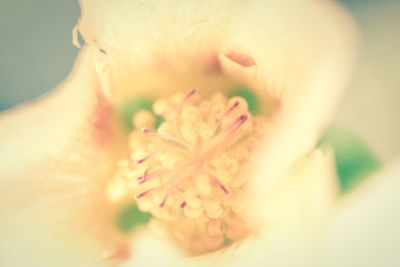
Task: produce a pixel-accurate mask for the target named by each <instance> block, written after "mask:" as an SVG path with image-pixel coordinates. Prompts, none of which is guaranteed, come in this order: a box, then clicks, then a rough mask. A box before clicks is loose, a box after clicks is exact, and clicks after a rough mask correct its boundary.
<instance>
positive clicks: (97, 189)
mask: <svg viewBox="0 0 400 267" xmlns="http://www.w3.org/2000/svg"><path fill="white" fill-rule="evenodd" d="M97 89H98V82H97V78H96V74H95V70H94V64H93V51H92V49H91V48H85V49H84V50H83V51H82V52H81V55H80V57H79V59H78V61H77V64H76V66H75V68H74V70H73V72H72V74H71V76H70V77H69V78H68V79H67V80H66V81H65V82H64V83H63V84H62V85H60V86H59V87H58V88H57V89H56V90H55V91H53V92H51V93H50V94H49V95H47V96H44V97H42V98H41V99H39V100H36V101H34V102H32V103H29V104H25V105H23V106H20V107H17V108H15V109H13V110H11V111H7V112H4V113H3V114H1V117H0V146H1V148H2V149H1V151H0V153H1V155H0V158H1V160H0V165H1V166H0V195H1V199H2V200H1V203H0V218H1V222H0V235H1V236H2V238H1V241H0V262H1V263H0V265H2V266H3V265H4V266H102V265H103V262H102V258H101V257H99V255H101V254H100V249H102V247H101V244H100V241H99V239H96V238H97V236H96V234H95V232H94V231H92V230H93V229H100V228H101V227H103V225H100V224H101V223H99V221H101V220H102V219H103V218H102V216H99V214H96V212H98V208H99V207H102V204H103V203H102V202H101V201H102V197H101V196H102V190H103V189H102V185H103V184H102V180H101V176H96V175H93V174H94V172H93V171H92V169H93V168H92V167H91V166H94V164H93V161H91V160H97V159H98V158H97V157H93V158H92V159H88V158H87V157H86V155H85V154H83V153H92V151H91V148H90V147H91V145H90V142H80V141H81V140H87V139H85V138H87V134H88V129H89V123H88V122H89V119H90V115H91V114H92V113H93V111H94V108H95V106H96V91H97ZM81 153H82V154H81ZM89 162H90V164H89ZM80 164H82V165H80ZM97 164H99V162H97ZM99 165H100V164H99ZM99 168H100V166H98V167H97V169H99ZM94 178H95V179H96V180H94ZM102 213H104V211H103V210H102ZM101 229H103V228H101ZM96 231H97V230H96Z"/></svg>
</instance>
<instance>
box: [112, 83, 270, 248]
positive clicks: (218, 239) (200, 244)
mask: <svg viewBox="0 0 400 267" xmlns="http://www.w3.org/2000/svg"><path fill="white" fill-rule="evenodd" d="M248 108H249V107H248V103H247V102H246V100H245V99H244V98H242V97H238V96H234V97H231V98H229V99H228V98H227V97H226V96H225V95H224V94H222V93H219V92H218V93H214V94H213V95H211V96H209V98H208V99H204V98H201V97H200V95H199V92H197V90H195V89H193V90H190V91H189V92H187V93H186V94H176V95H172V96H170V97H167V98H161V99H157V100H156V101H154V103H153V105H152V111H148V110H144V111H139V112H137V113H135V115H134V116H133V118H132V122H133V125H134V129H133V130H132V131H131V132H130V133H129V153H128V154H129V156H128V157H127V158H124V159H123V160H121V162H120V164H119V165H118V170H117V171H116V173H115V175H114V178H113V179H112V180H111V181H110V183H109V190H108V191H109V195H110V199H112V200H113V201H116V199H117V198H118V197H121V198H122V197H124V196H130V197H132V199H133V201H135V202H136V203H137V205H138V207H139V209H140V210H142V211H144V212H150V213H151V214H152V215H153V217H154V218H155V219H156V220H157V221H158V223H159V224H160V225H162V226H163V227H164V228H166V229H168V231H169V233H171V235H172V237H173V238H174V239H175V240H176V241H177V242H178V243H179V244H180V245H181V246H183V247H184V248H185V249H187V250H188V251H190V252H191V253H192V254H199V253H204V252H208V251H212V250H215V249H218V248H220V247H221V246H223V244H224V240H226V239H229V240H238V239H240V238H241V237H243V236H244V235H245V233H246V231H247V230H246V225H245V220H244V219H243V218H244V215H243V214H244V211H245V209H246V201H245V197H244V190H245V186H246V182H247V181H248V179H249V168H250V164H251V160H252V155H253V154H254V153H253V152H254V150H255V149H256V147H257V145H258V144H259V142H260V141H261V138H262V136H263V135H264V132H265V128H266V118H265V117H264V116H261V115H260V116H254V115H252V114H251V113H250V112H249V110H248ZM157 116H161V117H162V118H163V119H164V121H163V122H162V123H161V124H160V125H159V127H158V128H155V126H154V122H155V120H156V117H157ZM124 184H125V186H126V188H124V186H123V185H124Z"/></svg>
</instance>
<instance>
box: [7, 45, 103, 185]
mask: <svg viewBox="0 0 400 267" xmlns="http://www.w3.org/2000/svg"><path fill="white" fill-rule="evenodd" d="M92 62H93V50H92V49H85V50H84V51H83V52H82V54H81V56H80V57H79V59H78V61H77V63H76V67H75V68H74V70H73V72H72V73H71V75H70V76H69V77H68V78H67V79H66V81H65V82H64V83H62V84H61V85H60V86H58V87H57V88H56V89H55V90H54V91H52V92H51V93H49V94H48V95H46V96H43V97H42V98H40V99H38V100H36V101H33V102H32V103H28V104H23V105H22V106H19V107H16V108H14V109H12V110H10V111H6V112H3V113H1V114H0V147H1V154H0V158H1V161H0V176H5V175H6V173H7V172H10V171H24V169H22V167H24V168H28V167H32V166H35V164H37V163H39V162H43V161H46V159H47V158H51V157H54V156H55V155H57V156H59V155H60V153H61V152H63V151H64V150H65V149H66V147H67V146H68V145H70V144H71V142H72V140H74V139H75V138H77V137H79V135H80V134H81V133H80V132H79V129H82V127H84V126H86V124H87V121H88V119H89V116H90V115H91V114H90V113H91V112H93V109H94V104H95V100H96V99H95V93H96V91H97V90H98V86H99V85H98V83H97V77H96V74H95V70H94V65H93V63H92ZM2 178H3V177H2Z"/></svg>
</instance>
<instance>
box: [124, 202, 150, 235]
mask: <svg viewBox="0 0 400 267" xmlns="http://www.w3.org/2000/svg"><path fill="white" fill-rule="evenodd" d="M150 218H151V215H150V214H149V213H145V212H141V211H140V210H139V209H138V208H137V206H136V204H131V205H129V206H127V207H126V208H124V209H123V210H122V211H121V212H120V214H119V215H118V217H117V226H118V229H120V230H121V231H122V232H129V231H131V230H132V229H134V228H135V227H137V226H140V225H143V224H146V223H147V222H148V221H149V220H150Z"/></svg>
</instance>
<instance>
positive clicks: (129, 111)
mask: <svg viewBox="0 0 400 267" xmlns="http://www.w3.org/2000/svg"><path fill="white" fill-rule="evenodd" d="M152 104H153V103H152V101H151V100H149V99H146V98H132V99H129V100H127V101H125V102H124V103H123V104H122V106H121V111H120V115H121V120H122V123H123V125H124V127H125V128H126V129H127V130H130V129H132V117H133V115H135V113H136V112H138V111H141V110H148V111H151V108H152Z"/></svg>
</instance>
